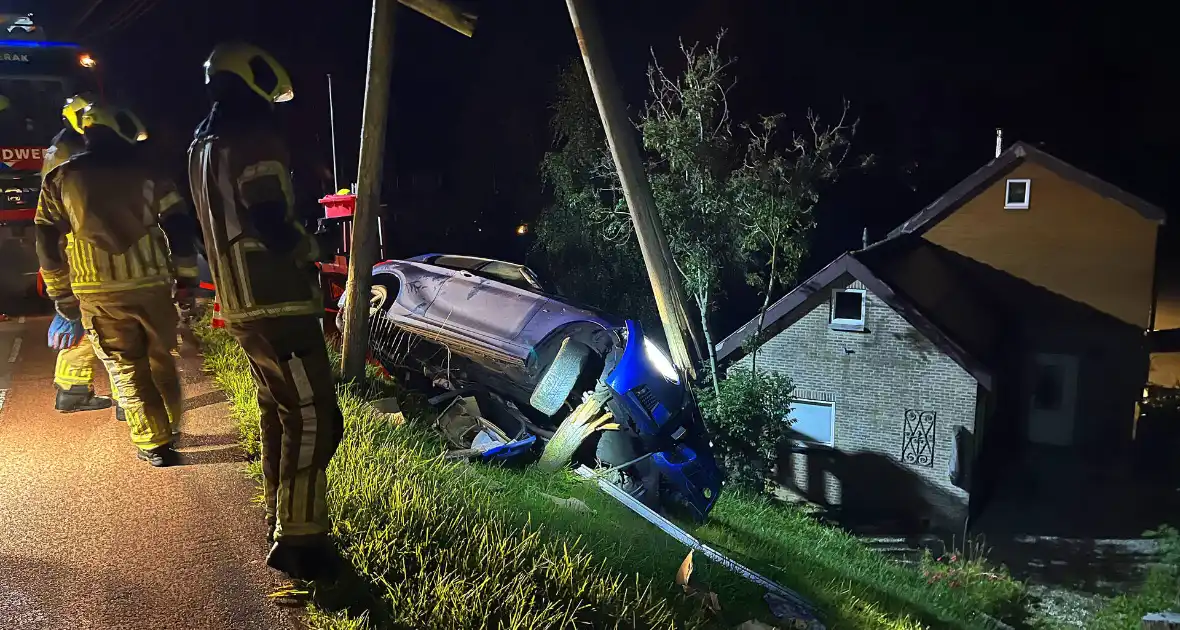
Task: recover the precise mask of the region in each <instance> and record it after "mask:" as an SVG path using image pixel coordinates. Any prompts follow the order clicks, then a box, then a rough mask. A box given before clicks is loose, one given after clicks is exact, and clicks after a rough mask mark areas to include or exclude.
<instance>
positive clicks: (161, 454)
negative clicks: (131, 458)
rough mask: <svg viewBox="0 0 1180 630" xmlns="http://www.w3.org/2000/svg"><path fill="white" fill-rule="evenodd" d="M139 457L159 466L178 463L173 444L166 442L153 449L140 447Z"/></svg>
mask: <svg viewBox="0 0 1180 630" xmlns="http://www.w3.org/2000/svg"><path fill="white" fill-rule="evenodd" d="M139 458H140V459H142V460H143V461H145V462H147V463H149V464H151V465H152V466H155V467H157V468H159V467H161V466H172V465H174V464H176V460H177V457H176V451H175V450H174V449H173V448H172V445H171V444H165V445H163V446H157V447H156V448H151V449H142V448H141V449H139Z"/></svg>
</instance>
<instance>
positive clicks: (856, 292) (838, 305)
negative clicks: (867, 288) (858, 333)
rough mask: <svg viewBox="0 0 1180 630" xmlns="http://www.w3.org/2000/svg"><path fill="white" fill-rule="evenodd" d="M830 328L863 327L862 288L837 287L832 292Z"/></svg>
mask: <svg viewBox="0 0 1180 630" xmlns="http://www.w3.org/2000/svg"><path fill="white" fill-rule="evenodd" d="M831 322H832V328H833V329H835V330H864V329H865V292H864V289H838V290H836V291H833V292H832V318H831Z"/></svg>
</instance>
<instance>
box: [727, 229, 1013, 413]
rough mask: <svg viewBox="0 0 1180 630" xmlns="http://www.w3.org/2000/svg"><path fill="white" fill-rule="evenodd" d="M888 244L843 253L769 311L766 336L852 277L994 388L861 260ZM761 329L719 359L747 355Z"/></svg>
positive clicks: (743, 335) (744, 332)
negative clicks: (747, 344) (750, 340)
mask: <svg viewBox="0 0 1180 630" xmlns="http://www.w3.org/2000/svg"><path fill="white" fill-rule="evenodd" d="M887 243H888V245H892V243H891V242H888V241H886V242H882V243H879V244H877V245H874V246H872V247H869V248H867V249H865V250H861V251H860V252H848V253H845V254H843V255H842V256H840V257H839V258H837V259H836V260H834V261H832V262H831V263H829V264H828V266H826V267H824V268H823V269H821V270H820V271H819V272H818V273H816V274H815V275H814V276H811V277H810V278H808V279H807V280H806V281H805V282H803V283H802V284H800V285H799V286H797V287H795V288H794V289H793V290H792V291H791V292H790V293H787V294H786V295H784V296H783V297H782V298H781V299H779V300H778V301H777V302H775V303H774V304H772V305H771V306H770V308H769V309H767V311H766V318H765V320H764V321H763V323H762V331H763V334H764V335H767V337H770V336H774V335H777V334H778V333H780V332H782V331H783V330H785V329H786V328H787V327H788V326H790V325H791V324H793V323H795V322H797V321H799V319H800V318H802V317H803V316H804V315H806V314H807V313H809V312H810V311H811V310H812V309H814V308H815V307H817V306H819V305H820V304H822V303H823V302H825V301H827V299H828V297H829V295H830V290H831V289H832V288H833V287H834V286H835V285H837V284H838V283H839V282H840V281H841V280H842V279H845V278H846V277H847V276H851V277H852V278H855V279H856V280H859V281H860V282H861V284H863V285H864V286H865V288H866V289H868V290H869V291H870V292H871V293H872V294H873V295H875V296H876V297H877V298H878V299H880V300H881V301H883V302H885V304H887V305H888V306H889V307H890V308H892V309H893V310H894V311H896V312H897V313H898V314H899V315H901V316H902V317H903V318H904V319H905V320H906V321H907V322H909V324H910V325H911V326H913V327H914V328H916V329H917V330H918V331H919V332H921V333H922V334H923V335H925V336H926V338H927V339H929V340H930V341H931V343H933V344H934V345H935V346H936V347H938V349H939V350H941V351H942V352H943V353H944V354H946V355H947V356H949V357H950V358H951V359H953V360H954V361H955V362H956V363H958V364H959V366H960V367H962V368H963V369H964V370H965V371H966V372H967V373H968V374H970V375H971V376H972V377H974V378H975V380H976V381H978V382H979V384H980V385H982V386H983V387H984V388H985V389H988V390H990V389H991V388H992V373H991V371H989V370H988V369H987V367H986V366H985V365H984V364H983V362H981V361H980V360H979V359H978V358H976V357H975V356H973V355H972V354H971V353H969V352H967V351H966V350H965V349H964V348H963V346H962V345H960V344H959V343H957V342H956V341H955V340H954V339H953V338H952V337H951V336H950V335H949V334H948V333H947V332H946V331H945V330H943V329H942V328H940V327H939V326H937V325H936V324H935V323H934V322H933V321H931V320H930V319H929V318H927V317H926V316H925V315H923V314H922V312H921V311H920V310H918V308H917V307H916V306H915V305H914V303H913V302H912V301H911V300H910V299H908V298H907V297H905V296H904V295H902V294H901V292H900V291H898V290H896V289H895V288H894V287H893V286H891V285H890V284H889V283H887V282H886V281H885V280H883V279H882V278H881V277H879V276H878V275H877V274H875V273H873V271H872V270H871V269H870V268H869V267H868V266H867V265H865V264H864V262H862V261H861V260H859V259H858V258H857V256H858V255H861V254H864V253H867V252H869V251H870V250H874V249H875V248H877V247H879V246H883V245H884V246H888V245H887ZM757 328H758V318H757V317H755V318H754V319H752V320H750V321H748V322H746V324H745V325H743V326H742V327H741V328H739V329H737V330H736V331H734V332H733V334H731V335H729V336H728V337H726V338H725V339H723V340H722V341H721V343H719V344H718V345H717V359H718V360H719V361H736V360H737V359H740V358H741V357H743V356H745V354H746V353H747V350H746V347H745V346H746V341H747V340H749V339H750V338H751V337H753V336H754V334H755V332H756V331H757Z"/></svg>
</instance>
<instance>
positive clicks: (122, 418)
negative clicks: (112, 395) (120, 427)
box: [115, 403, 127, 422]
mask: <svg viewBox="0 0 1180 630" xmlns="http://www.w3.org/2000/svg"><path fill="white" fill-rule="evenodd" d="M115 420H118V421H119V422H127V414H125V413H123V408H122V407H120V406H119V403H115Z"/></svg>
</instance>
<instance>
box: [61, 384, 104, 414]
mask: <svg viewBox="0 0 1180 630" xmlns="http://www.w3.org/2000/svg"><path fill="white" fill-rule="evenodd" d="M54 387H55V388H56V389H57V400H56V401H55V402H54V405H53V407H54V409H57V410H58V411H60V412H61V413H73V412H75V411H98V410H99V409H110V408H111V405H113V404H115V403H114V401H113V400H111V399H110V398H107V397H106V396H96V395H95V394H94V392H93V391H92V390H91V389H90V388H89V387H87V386H85V385H74V386H73V387H70V388H69V389H62V388H61V387H60V386H56V385H55V386H54Z"/></svg>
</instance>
